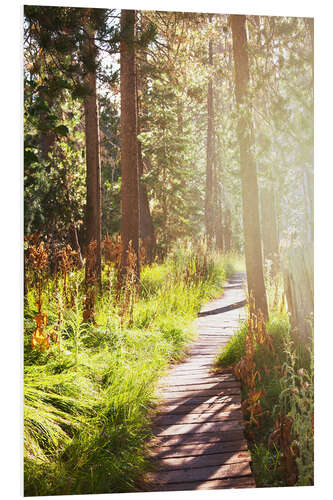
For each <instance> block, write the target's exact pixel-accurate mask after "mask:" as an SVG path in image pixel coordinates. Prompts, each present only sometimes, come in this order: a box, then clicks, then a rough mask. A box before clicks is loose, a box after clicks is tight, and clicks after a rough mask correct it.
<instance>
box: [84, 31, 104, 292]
mask: <svg viewBox="0 0 333 500" xmlns="http://www.w3.org/2000/svg"><path fill="white" fill-rule="evenodd" d="M93 35H94V34H93V33H92V32H90V33H89V38H88V39H87V40H86V50H87V54H88V56H89V57H90V58H91V60H93V61H95V58H96V47H95V44H94V41H93ZM87 85H88V87H89V89H90V95H88V96H87V97H86V98H85V100H84V113H85V136H86V167H87V177H86V185H87V201H86V231H87V233H86V235H87V238H86V247H88V245H89V244H90V243H91V242H92V241H96V250H95V257H96V263H95V264H94V266H93V269H91V268H90V269H89V270H87V269H86V278H87V272H88V274H89V273H94V274H95V278H96V279H97V281H98V282H99V283H100V280H101V239H102V234H101V231H102V229H101V227H102V217H101V215H102V206H101V205H102V204H101V170H100V151H99V147H100V146H99V125H98V110H97V94H96V70H94V71H90V72H89V73H88V75H87ZM87 261H88V259H87Z"/></svg>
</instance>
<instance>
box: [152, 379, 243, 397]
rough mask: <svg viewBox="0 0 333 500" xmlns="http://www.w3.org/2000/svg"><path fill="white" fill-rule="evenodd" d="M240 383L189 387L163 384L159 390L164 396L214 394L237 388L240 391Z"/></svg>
mask: <svg viewBox="0 0 333 500" xmlns="http://www.w3.org/2000/svg"><path fill="white" fill-rule="evenodd" d="M240 386H241V385H240V382H237V380H222V381H219V382H217V383H206V384H205V383H201V384H189V385H173V384H170V385H167V384H164V385H163V387H162V388H161V392H162V393H163V394H164V393H165V392H192V391H198V393H199V394H201V393H202V392H203V391H206V390H214V391H215V394H217V393H220V392H221V391H224V389H227V388H229V389H230V388H236V387H237V388H238V389H240Z"/></svg>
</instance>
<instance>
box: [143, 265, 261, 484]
mask: <svg viewBox="0 0 333 500" xmlns="http://www.w3.org/2000/svg"><path fill="white" fill-rule="evenodd" d="M243 281H244V274H243V273H237V274H234V275H233V277H232V278H231V279H230V280H229V282H228V283H227V284H226V286H225V287H224V294H223V295H222V296H221V297H219V298H217V299H215V300H213V301H211V302H209V303H207V304H205V306H204V307H203V308H202V309H201V312H200V313H199V315H198V318H197V320H196V327H197V330H198V337H197V339H196V340H195V342H193V343H192V344H191V346H190V349H189V355H188V356H187V357H186V359H185V360H184V361H183V362H181V363H177V364H176V365H173V366H172V367H171V368H170V370H169V372H168V374H167V375H166V376H164V377H163V378H162V379H161V381H160V384H159V390H158V393H159V395H160V397H161V405H160V406H159V407H158V413H157V418H156V419H155V421H154V435H155V437H154V439H153V440H152V442H151V447H150V453H151V455H152V457H153V463H154V468H155V470H154V472H151V473H150V474H148V475H147V476H146V480H147V486H146V489H148V490H155V491H156V490H157V491H163V490H166V491H175V490H176V491H177V490H178V491H179V490H194V489H220V488H249V487H255V482H254V479H253V477H252V472H251V468H250V461H251V457H250V453H249V451H248V448H247V443H246V441H245V439H244V434H243V428H244V422H243V417H242V411H241V389H240V383H239V382H238V381H236V379H235V377H234V376H233V374H232V373H231V372H230V373H225V372H223V373H222V372H220V371H217V370H216V369H215V370H214V366H213V363H214V360H215V359H216V356H217V354H218V353H219V352H220V350H221V347H223V346H224V345H225V344H226V343H227V342H228V340H229V339H230V337H231V336H232V335H233V334H234V332H235V330H236V329H237V328H238V327H239V324H240V320H241V319H244V318H245V316H246V311H245V307H244V305H245V293H244V289H243Z"/></svg>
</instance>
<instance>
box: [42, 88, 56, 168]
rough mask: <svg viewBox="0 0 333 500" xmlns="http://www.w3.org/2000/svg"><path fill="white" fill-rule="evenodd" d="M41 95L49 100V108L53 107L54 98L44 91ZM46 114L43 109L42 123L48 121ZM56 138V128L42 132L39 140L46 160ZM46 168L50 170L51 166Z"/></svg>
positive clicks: (45, 99)
mask: <svg viewBox="0 0 333 500" xmlns="http://www.w3.org/2000/svg"><path fill="white" fill-rule="evenodd" d="M39 95H40V97H41V99H43V100H44V101H46V102H47V104H48V106H49V108H51V107H52V104H53V102H52V101H53V99H52V98H51V97H50V96H46V95H45V92H43V91H40V92H39ZM46 115H47V113H46V112H45V111H42V113H41V116H40V121H41V124H42V125H43V124H45V122H46ZM55 140H56V135H55V132H54V130H52V129H49V130H48V131H47V132H44V131H43V132H41V133H40V136H39V141H40V149H41V153H42V159H43V160H45V161H46V160H48V157H49V152H50V151H51V148H52V146H53V145H54V143H55ZM46 168H47V169H48V171H49V167H48V166H47V167H46Z"/></svg>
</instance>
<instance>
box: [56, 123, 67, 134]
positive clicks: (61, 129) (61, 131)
mask: <svg viewBox="0 0 333 500" xmlns="http://www.w3.org/2000/svg"><path fill="white" fill-rule="evenodd" d="M55 131H56V133H57V134H58V135H63V136H66V135H68V133H69V130H68V128H67V127H66V125H59V126H58V127H56V128H55Z"/></svg>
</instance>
